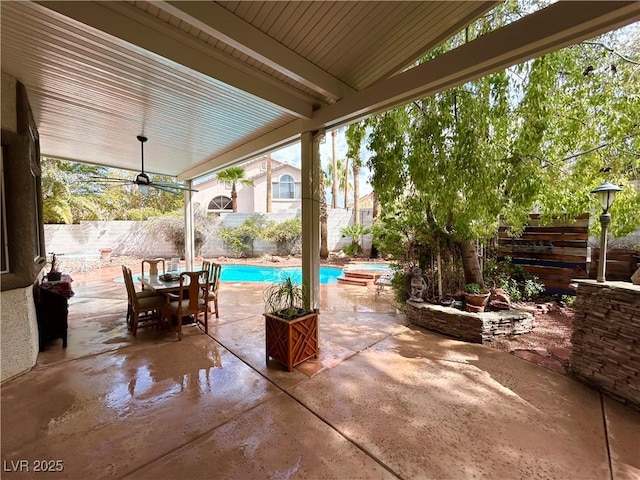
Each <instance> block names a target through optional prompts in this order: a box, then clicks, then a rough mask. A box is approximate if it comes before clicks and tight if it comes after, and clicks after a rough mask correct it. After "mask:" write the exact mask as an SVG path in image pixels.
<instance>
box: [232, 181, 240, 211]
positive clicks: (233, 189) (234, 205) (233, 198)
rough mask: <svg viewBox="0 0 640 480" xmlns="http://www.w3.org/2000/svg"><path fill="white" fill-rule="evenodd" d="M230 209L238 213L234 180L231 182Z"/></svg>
mask: <svg viewBox="0 0 640 480" xmlns="http://www.w3.org/2000/svg"><path fill="white" fill-rule="evenodd" d="M231 210H233V213H238V192H236V182H233V183H232V184H231Z"/></svg>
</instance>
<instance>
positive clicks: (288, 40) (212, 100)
mask: <svg viewBox="0 0 640 480" xmlns="http://www.w3.org/2000/svg"><path fill="white" fill-rule="evenodd" d="M496 5H497V2H493V1H484V2H482V1H481V2H477V1H468V2H465V1H461V2H429V1H425V2H402V1H400V2H368V1H363V2H323V1H311V2H253V1H246V2H170V1H162V2H145V1H134V2H124V1H113V2H100V1H96V2H93V1H92V2H47V1H44V2H3V3H2V6H1V9H0V14H1V21H2V23H1V31H2V42H1V47H2V52H1V53H2V56H1V60H2V71H3V73H5V74H8V75H10V76H12V77H14V78H16V79H17V80H18V81H20V82H21V83H22V84H23V85H25V87H26V90H27V92H28V95H29V100H30V103H31V108H32V110H33V114H34V117H35V119H36V123H37V125H38V133H39V138H40V149H41V153H42V155H45V156H51V157H57V158H62V159H68V160H72V161H80V162H86V163H94V164H100V165H104V166H108V167H116V168H124V169H130V170H136V169H137V168H138V166H139V145H138V142H137V141H136V139H135V135H145V136H147V137H149V138H153V142H150V143H149V145H148V149H147V152H146V162H145V166H146V170H147V171H148V172H149V173H151V174H153V173H158V174H164V175H173V176H177V177H178V179H179V180H182V181H185V182H187V184H189V182H190V181H191V180H193V179H195V178H197V177H199V176H201V175H204V174H207V173H210V172H214V171H218V170H221V169H224V168H226V167H228V166H230V165H233V164H236V163H238V162H241V161H243V160H246V159H249V158H252V157H255V156H258V155H262V154H265V153H268V152H270V151H273V150H275V149H277V148H280V147H283V146H285V145H288V144H291V143H294V142H296V141H301V157H302V169H303V174H304V175H303V197H304V198H305V201H304V202H303V250H304V251H303V258H304V263H303V279H304V280H303V281H304V282H305V283H306V284H307V285H308V286H309V287H310V290H311V292H312V295H311V298H312V301H313V298H314V293H313V292H317V287H318V269H317V266H318V264H319V258H318V252H319V248H317V243H318V239H317V237H318V226H317V225H318V215H319V212H318V208H317V203H318V192H319V188H320V187H319V184H318V178H319V177H318V169H319V158H318V154H317V141H318V140H319V138H320V137H321V135H322V134H323V132H324V131H325V130H326V129H333V128H336V127H339V126H341V125H346V124H348V123H351V122H354V121H357V120H359V119H362V118H365V117H366V116H369V115H372V114H375V113H379V112H383V111H386V110H388V109H391V108H394V107H396V106H399V105H403V104H406V103H408V102H410V101H412V100H415V99H418V98H422V97H425V96H428V95H433V94H435V93H437V92H440V91H444V90H446V89H448V88H450V87H452V86H455V85H459V84H462V83H464V82H466V81H469V80H472V79H475V78H478V77H481V76H483V75H486V74H488V73H491V72H495V71H498V70H501V69H504V68H506V67H508V66H511V65H514V64H516V63H520V62H522V61H525V60H528V59H531V58H534V57H537V56H540V55H542V54H544V53H547V52H550V51H553V50H557V49H559V48H562V47H565V46H567V45H570V44H574V43H577V42H579V41H581V40H584V39H588V38H591V37H594V36H596V35H598V34H601V33H604V32H606V31H610V30H613V29H616V28H619V27H622V26H624V25H627V24H629V23H632V22H634V21H637V20H638V19H640V4H639V3H637V2H559V3H556V4H553V5H551V6H549V7H547V8H545V9H543V10H540V11H537V12H534V13H532V14H530V15H527V16H525V17H524V18H522V19H520V20H518V21H516V22H514V23H512V24H510V25H507V26H505V27H503V28H501V29H499V30H496V31H494V32H491V33H489V34H487V35H485V36H483V37H480V38H478V39H477V40H474V41H471V42H469V43H468V44H466V45H464V46H463V47H460V48H458V49H456V50H453V51H451V52H448V53H446V54H444V55H441V56H439V57H437V58H435V59H434V60H432V61H430V62H428V63H425V64H423V65H420V66H413V67H412V68H409V67H411V66H412V65H414V64H415V62H416V61H417V60H418V59H419V58H420V57H421V56H423V55H424V54H425V53H427V52H429V51H431V50H433V49H434V48H435V47H437V46H438V45H439V44H440V43H441V42H442V41H444V40H446V39H447V38H449V37H450V36H451V35H452V34H454V33H456V32H458V31H461V30H462V29H464V28H465V27H466V26H467V25H469V24H470V23H471V22H473V21H474V20H475V19H477V18H479V17H480V16H482V15H484V14H486V13H487V12H488V11H490V10H491V9H492V8H493V7H495V6H496ZM185 197H186V199H187V202H186V203H187V211H186V218H187V226H188V228H187V232H188V238H187V242H186V244H187V246H189V245H192V230H191V228H190V227H191V224H192V219H191V215H192V213H191V212H192V208H193V206H192V205H191V202H190V194H189V192H186V193H185Z"/></svg>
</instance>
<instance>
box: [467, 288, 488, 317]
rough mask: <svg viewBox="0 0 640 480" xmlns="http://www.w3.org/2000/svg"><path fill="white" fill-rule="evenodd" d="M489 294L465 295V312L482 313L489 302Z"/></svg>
mask: <svg viewBox="0 0 640 480" xmlns="http://www.w3.org/2000/svg"><path fill="white" fill-rule="evenodd" d="M489 296H490V294H489V293H465V294H464V300H465V310H466V311H467V312H475V313H478V312H484V307H485V306H486V305H487V303H488V302H489Z"/></svg>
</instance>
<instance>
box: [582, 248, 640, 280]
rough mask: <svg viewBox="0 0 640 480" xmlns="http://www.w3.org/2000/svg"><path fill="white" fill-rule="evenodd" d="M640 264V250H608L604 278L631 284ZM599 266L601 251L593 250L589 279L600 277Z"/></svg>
mask: <svg viewBox="0 0 640 480" xmlns="http://www.w3.org/2000/svg"><path fill="white" fill-rule="evenodd" d="M638 264H640V250H633V249H630V248H612V249H607V268H606V269H605V273H604V276H605V278H606V279H607V280H610V281H613V280H618V281H621V282H630V281H631V275H633V274H634V272H635V271H636V270H637V268H638ZM598 265H600V249H599V248H594V249H592V250H591V267H590V268H589V278H597V277H598Z"/></svg>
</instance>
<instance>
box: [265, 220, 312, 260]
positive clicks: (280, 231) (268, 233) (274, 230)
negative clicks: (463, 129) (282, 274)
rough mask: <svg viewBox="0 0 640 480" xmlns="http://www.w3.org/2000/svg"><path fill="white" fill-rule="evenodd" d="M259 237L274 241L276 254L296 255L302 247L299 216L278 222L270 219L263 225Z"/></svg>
mask: <svg viewBox="0 0 640 480" xmlns="http://www.w3.org/2000/svg"><path fill="white" fill-rule="evenodd" d="M260 237H261V238H262V239H263V240H266V241H268V242H274V243H275V244H276V248H277V251H278V255H297V254H299V253H300V251H301V249H302V224H301V222H300V218H298V217H296V218H291V219H289V220H285V221H284V222H280V223H277V222H274V221H271V222H269V223H267V225H266V226H265V227H264V229H263V230H262V232H261V233H260Z"/></svg>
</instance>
